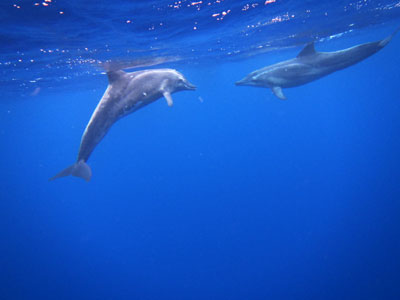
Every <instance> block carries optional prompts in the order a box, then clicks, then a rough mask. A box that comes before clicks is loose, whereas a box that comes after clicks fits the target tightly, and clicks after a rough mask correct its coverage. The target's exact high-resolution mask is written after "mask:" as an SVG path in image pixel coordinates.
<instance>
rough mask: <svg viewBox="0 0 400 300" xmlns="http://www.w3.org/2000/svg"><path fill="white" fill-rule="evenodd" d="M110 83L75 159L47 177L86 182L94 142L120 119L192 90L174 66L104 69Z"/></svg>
mask: <svg viewBox="0 0 400 300" xmlns="http://www.w3.org/2000/svg"><path fill="white" fill-rule="evenodd" d="M107 76H108V81H109V85H108V88H107V90H106V91H105V93H104V95H103V97H102V98H101V100H100V102H99V104H98V105H97V107H96V109H95V111H94V112H93V114H92V117H91V118H90V121H89V123H88V124H87V126H86V129H85V131H84V133H83V135H82V140H81V145H80V148H79V153H78V157H77V160H76V162H75V163H74V164H73V165H72V166H69V167H68V168H66V169H64V170H63V171H61V172H60V173H58V174H57V175H55V176H54V177H52V178H50V180H54V179H57V178H61V177H64V176H68V175H72V176H76V177H81V178H83V179H85V180H86V181H89V180H90V178H91V176H92V171H91V169H90V167H89V165H88V164H87V163H86V162H87V160H88V159H89V156H90V155H91V153H92V152H93V150H94V148H95V147H96V146H97V144H98V143H99V142H100V141H101V140H102V139H103V137H104V136H105V135H106V134H107V132H108V130H109V129H110V128H111V126H112V125H113V124H114V123H115V122H116V121H118V120H119V119H121V118H123V117H125V116H127V115H128V114H130V113H132V112H135V111H137V110H138V109H140V108H142V107H144V106H146V105H148V104H150V103H152V102H154V101H156V100H157V99H159V98H161V97H163V96H164V98H165V99H166V101H167V104H168V106H172V105H173V100H172V97H171V94H172V93H174V92H178V91H183V90H195V89H196V87H195V86H194V85H193V84H191V83H190V82H189V81H188V80H187V79H186V78H185V77H184V76H183V75H182V74H181V73H179V72H178V71H176V70H173V69H149V70H142V71H136V72H130V73H127V72H124V71H122V70H117V71H109V72H107Z"/></svg>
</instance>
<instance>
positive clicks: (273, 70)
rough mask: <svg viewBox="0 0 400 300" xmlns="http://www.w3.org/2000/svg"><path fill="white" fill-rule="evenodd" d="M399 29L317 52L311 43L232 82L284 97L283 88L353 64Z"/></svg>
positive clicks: (381, 44) (387, 40) (374, 50)
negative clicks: (372, 39)
mask: <svg viewBox="0 0 400 300" xmlns="http://www.w3.org/2000/svg"><path fill="white" fill-rule="evenodd" d="M399 30H400V28H398V29H397V30H396V31H395V32H394V33H393V34H391V35H390V36H388V37H387V38H385V39H383V40H380V41H376V42H370V43H365V44H361V45H357V46H354V47H351V48H348V49H344V50H340V51H335V52H317V51H315V48H314V42H311V43H309V44H308V45H307V46H306V47H305V48H304V49H303V50H302V51H301V52H300V53H299V55H297V57H296V58H293V59H290V60H286V61H283V62H280V63H277V64H274V65H271V66H267V67H264V68H262V69H259V70H256V71H254V72H252V73H250V74H249V75H247V76H246V77H245V78H244V79H242V80H240V81H237V82H236V83H235V84H236V85H246V86H256V87H266V88H270V89H271V90H272V92H273V93H274V94H275V96H277V97H278V98H279V99H281V100H286V97H285V95H284V94H283V91H282V88H291V87H295V86H299V85H303V84H306V83H309V82H311V81H314V80H317V79H319V78H321V77H324V76H326V75H328V74H331V73H333V72H336V71H338V70H342V69H344V68H347V67H349V66H351V65H354V64H356V63H358V62H360V61H362V60H364V59H366V58H367V57H369V56H371V55H373V54H375V53H376V52H378V51H379V50H381V49H382V48H383V47H385V46H386V45H387V44H388V43H389V42H390V41H391V39H392V38H393V36H394V35H395V34H396V33H397V32H398V31H399Z"/></svg>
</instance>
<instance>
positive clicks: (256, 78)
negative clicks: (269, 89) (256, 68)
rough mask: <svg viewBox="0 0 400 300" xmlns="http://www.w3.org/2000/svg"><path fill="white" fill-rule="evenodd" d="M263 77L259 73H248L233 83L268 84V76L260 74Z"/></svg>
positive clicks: (247, 84)
mask: <svg viewBox="0 0 400 300" xmlns="http://www.w3.org/2000/svg"><path fill="white" fill-rule="evenodd" d="M262 77H263V78H261V76H260V75H259V74H256V73H254V72H253V73H250V74H249V75H247V76H246V77H245V78H243V79H241V80H239V81H236V82H235V85H239V86H243V85H245V86H264V87H265V86H269V80H268V78H267V77H266V76H265V75H264V76H262Z"/></svg>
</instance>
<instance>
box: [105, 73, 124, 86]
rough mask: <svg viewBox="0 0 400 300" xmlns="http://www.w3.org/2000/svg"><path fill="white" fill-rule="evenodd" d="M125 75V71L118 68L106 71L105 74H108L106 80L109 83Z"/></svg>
mask: <svg viewBox="0 0 400 300" xmlns="http://www.w3.org/2000/svg"><path fill="white" fill-rule="evenodd" d="M125 75H126V73H125V72H124V71H122V70H118V71H108V72H107V76H108V82H109V83H110V84H112V83H114V82H116V81H118V80H120V79H121V78H122V77H124V76H125Z"/></svg>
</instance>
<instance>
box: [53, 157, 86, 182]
mask: <svg viewBox="0 0 400 300" xmlns="http://www.w3.org/2000/svg"><path fill="white" fill-rule="evenodd" d="M69 175H72V176H75V177H80V178H82V179H85V180H86V181H89V180H90V178H91V177H92V170H91V169H90V167H89V165H88V164H87V163H85V162H84V161H83V160H80V161H77V162H76V163H74V164H73V165H72V166H69V167H68V168H66V169H64V170H62V171H61V172H60V173H58V174H57V175H55V176H53V177H51V178H50V179H49V180H50V181H51V180H54V179H57V178H61V177H65V176H69Z"/></svg>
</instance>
